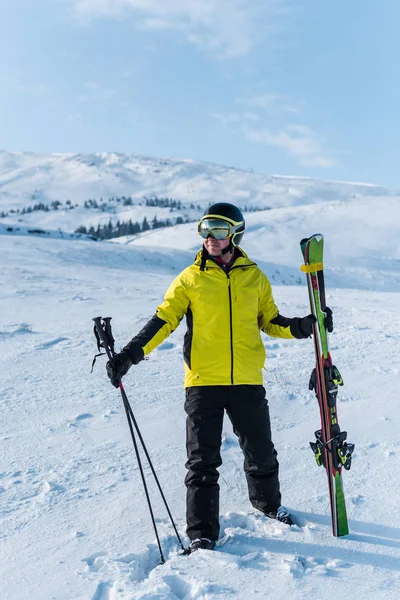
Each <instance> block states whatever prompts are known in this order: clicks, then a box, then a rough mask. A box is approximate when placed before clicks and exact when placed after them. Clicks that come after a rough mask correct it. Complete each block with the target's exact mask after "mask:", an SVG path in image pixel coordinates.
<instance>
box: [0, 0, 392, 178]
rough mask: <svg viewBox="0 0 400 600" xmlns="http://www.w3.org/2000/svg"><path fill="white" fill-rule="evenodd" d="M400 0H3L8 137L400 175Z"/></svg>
mask: <svg viewBox="0 0 400 600" xmlns="http://www.w3.org/2000/svg"><path fill="white" fill-rule="evenodd" d="M399 23H400V2H398V0H380V1H379V2H377V1H376V0H336V2H326V1H325V0H297V1H292V0H34V1H33V0H2V2H0V57H1V58H0V85H1V94H0V148H1V149H3V150H20V151H35V152H102V151H113V152H124V153H138V154H147V155H153V156H165V157H176V158H194V159H200V160H206V161H210V162H217V163H221V164H227V165H232V166H237V167H240V168H244V169H254V170H255V171H259V172H263V173H270V174H280V175H305V176H310V177H318V178H327V179H343V180H352V181H367V182H373V183H382V184H386V185H391V186H396V187H400V170H399V168H398V162H399V161H398V155H399V146H400V144H399V140H400V119H399V112H400V77H399V75H400V41H399V33H398V28H399Z"/></svg>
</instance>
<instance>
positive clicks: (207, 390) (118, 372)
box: [107, 202, 332, 552]
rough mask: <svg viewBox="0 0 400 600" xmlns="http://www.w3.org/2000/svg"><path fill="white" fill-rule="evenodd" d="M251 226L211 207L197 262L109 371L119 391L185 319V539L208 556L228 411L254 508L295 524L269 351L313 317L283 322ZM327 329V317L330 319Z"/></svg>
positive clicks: (234, 212) (304, 331) (230, 210)
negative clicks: (268, 383) (269, 384)
mask: <svg viewBox="0 0 400 600" xmlns="http://www.w3.org/2000/svg"><path fill="white" fill-rule="evenodd" d="M244 229H245V222H244V218H243V215H242V213H241V211H240V210H239V208H237V207H236V206H234V205H232V204H228V203H225V202H220V203H217V204H213V205H212V206H210V207H209V208H208V210H207V211H206V212H205V214H204V216H203V217H202V219H201V220H200V222H199V226H198V232H199V234H200V235H201V237H202V238H203V239H204V245H203V248H202V249H201V250H200V251H199V253H198V254H197V256H196V259H195V261H194V264H193V265H191V266H190V267H188V268H186V269H185V270H184V271H182V273H180V275H178V276H177V277H176V279H175V280H174V281H173V283H172V284H171V286H170V287H169V289H168V290H167V292H166V295H165V299H164V302H163V303H162V304H161V305H160V306H159V307H158V308H157V312H156V314H155V315H154V316H153V317H152V318H151V319H150V321H148V323H147V324H146V325H145V326H144V327H143V329H142V330H141V331H140V332H139V333H138V335H136V336H135V337H134V338H133V339H132V340H131V341H130V342H129V344H127V345H126V346H125V347H124V348H123V350H122V351H121V352H120V353H119V354H117V355H116V357H115V359H114V360H113V361H109V362H108V363H107V372H108V376H109V377H110V379H111V382H112V383H113V385H115V386H116V387H117V386H118V384H119V379H120V378H121V377H123V376H124V375H125V374H126V373H127V371H128V369H129V368H130V367H131V365H132V364H137V363H138V362H139V361H141V360H143V358H144V357H145V356H146V355H147V354H149V352H151V351H152V350H153V349H154V348H155V347H156V346H158V345H159V344H160V343H161V342H163V341H164V340H165V338H166V337H167V336H168V335H169V334H170V333H172V331H174V330H175V329H176V328H177V326H178V325H179V323H180V321H181V319H182V318H183V317H184V316H186V324H187V331H186V334H185V338H184V348H183V355H184V361H185V394H186V400H185V411H186V413H187V425H186V436H187V438H186V439H187V444H186V446H187V463H186V467H187V469H188V473H187V475H186V479H185V484H186V487H187V514H186V517H187V534H188V536H189V538H190V540H191V544H190V547H189V551H190V552H194V551H195V550H198V549H199V548H204V549H209V550H212V549H213V548H214V546H215V543H216V540H217V539H218V535H219V485H218V476H219V473H218V470H217V469H218V467H219V466H220V465H221V455H220V446H221V435H222V423H223V417H224V412H225V411H226V412H227V414H228V416H229V418H230V420H231V422H232V425H233V429H234V432H235V433H236V434H237V436H238V437H239V443H240V447H241V449H242V451H243V454H244V470H245V474H246V479H247V485H248V490H249V498H250V502H251V503H252V505H253V506H254V507H255V508H257V509H258V510H260V511H262V512H263V513H264V514H265V515H266V516H267V517H269V518H272V519H277V520H278V521H281V522H283V523H286V524H288V525H292V524H293V522H292V519H291V517H290V514H289V513H288V511H287V510H286V509H285V508H284V507H283V506H282V505H281V495H280V491H279V479H278V469H279V465H278V461H277V458H276V456H277V453H276V450H275V448H274V445H273V443H272V440H271V427H270V418H269V410H268V403H267V400H266V397H265V389H264V387H263V379H262V371H261V369H262V367H263V365H264V361H265V349H264V345H263V342H262V340H261V336H260V330H261V331H263V332H265V333H267V334H268V335H270V336H272V337H280V338H307V337H309V336H310V335H311V334H312V325H313V323H315V317H313V315H309V316H307V317H304V318H292V319H288V318H286V317H283V316H282V315H280V314H279V312H278V308H277V307H276V305H275V302H274V299H273V296H272V290H271V285H270V283H269V281H268V279H267V277H266V276H265V275H264V273H263V272H262V271H261V270H260V269H259V268H258V267H257V265H256V263H254V262H253V261H252V260H250V259H249V258H248V257H247V255H246V254H245V253H244V252H243V250H241V248H239V243H240V241H241V239H242V237H243V233H244ZM328 318H329V319H330V324H331V320H332V318H331V313H330V314H329V315H328Z"/></svg>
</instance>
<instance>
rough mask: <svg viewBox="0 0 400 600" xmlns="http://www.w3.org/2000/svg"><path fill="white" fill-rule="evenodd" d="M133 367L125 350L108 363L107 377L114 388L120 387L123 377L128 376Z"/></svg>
mask: <svg viewBox="0 0 400 600" xmlns="http://www.w3.org/2000/svg"><path fill="white" fill-rule="evenodd" d="M131 366H132V361H131V359H130V358H129V355H128V353H127V352H126V351H125V350H122V352H119V353H118V354H116V355H115V356H114V358H112V359H111V360H109V361H108V362H107V364H106V369H107V375H108V377H109V378H110V380H111V383H112V384H113V386H114V387H116V388H117V387H119V383H120V381H121V377H123V376H124V375H126V374H127V372H128V371H129V369H130V368H131Z"/></svg>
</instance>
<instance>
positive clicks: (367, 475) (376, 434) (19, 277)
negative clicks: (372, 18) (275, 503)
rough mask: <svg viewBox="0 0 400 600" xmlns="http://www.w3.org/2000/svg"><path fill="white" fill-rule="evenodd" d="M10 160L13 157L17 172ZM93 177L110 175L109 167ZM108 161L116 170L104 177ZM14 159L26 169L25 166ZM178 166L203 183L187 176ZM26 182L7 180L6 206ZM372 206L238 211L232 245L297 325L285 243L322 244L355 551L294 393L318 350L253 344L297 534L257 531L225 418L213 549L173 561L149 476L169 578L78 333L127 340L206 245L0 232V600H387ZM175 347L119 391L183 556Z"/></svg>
mask: <svg viewBox="0 0 400 600" xmlns="http://www.w3.org/2000/svg"><path fill="white" fill-rule="evenodd" d="M9 156H10V155H9ZM24 156H25V155H16V156H14V155H12V156H11V158H9V159H8V160H9V162H10V161H11V162H12V166H13V168H14V167H15V169H16V164H17V163H18V164H19V161H22V159H23V158H24ZM11 159H12V160H11ZM24 160H25V159H24ZM35 160H36V159H35ZM49 160H50V159H49ZM59 160H63V161H64V162H66V163H67V164H68V161H72V160H73V158H72V157H71V158H70V159H68V160H67V158H65V157H63V156H62V157H61V158H60V157H59V156H53V158H52V161H50V163H49V169H51V165H52V164H54V163H56V162H57V161H59ZM74 160H75V159H74ZM96 160H97V161H98V162H99V163H100V162H101V163H102V164H107V165H108V167H107V168H110V169H111V166H110V164H111V163H110V161H111V158H110V155H101V156H100V157H97V158H96ZM121 160H122V158H121V156H120V155H114V162H115V163H116V164H119V163H120V162H121ZM26 161H27V162H28V164H30V165H31V166H32V162H33V161H34V157H33V156H31V157H29V160H28V158H26ZM39 162H40V164H41V165H42V164H43V161H42V160H40V161H39ZM85 164H86V163H85ZM85 164H83V166H82V169H83V170H86V169H87V168H88V167H87V166H85ZM144 164H145V161H144V162H143V165H144ZM149 164H150V161H149ZM151 164H153V163H151ZM168 164H169V165H170V168H172V167H171V164H172V163H171V162H170V163H168ZM182 165H183V166H182ZM182 165H181V168H182V169H183V168H184V167H185V168H187V169H191V168H192V169H194V171H195V172H197V171H196V169H197V166H198V165H197V163H196V164H193V163H191V162H187V163H185V162H183V161H182ZM208 167H209V169H210V172H212V171H213V169H214V170H215V172H218V169H220V167H213V166H210V165H209V166H208ZM15 177H17V175H16V174H15ZM77 177H78V175H77ZM14 181H16V179H14ZM23 181H25V180H23ZM312 183H313V182H311V184H312ZM25 184H26V186H27V187H28V183H27V182H26V181H25V183H24V184H22V183H21V181H19V183H18V185H20V188H19V189H22V188H23V187H24V185H25ZM311 184H310V185H311ZM221 185H222V183H221ZM292 185H294V186H296V185H297V180H296V181H294V182H293V179H292ZM319 185H320V186H321V189H322V187H323V186H322V184H319ZM338 185H339V184H338ZM340 185H342V189H343V188H344V187H345V186H346V185H347V184H340ZM65 186H67V182H66V183H65ZM114 193H115V192H114ZM382 194H383V193H382V191H381V192H380V193H379V194H378V193H376V194H375V195H372V196H368V195H367V192H365V195H360V196H357V197H355V198H353V197H349V198H348V199H347V200H343V201H340V200H338V199H329V200H327V199H320V200H318V199H317V198H314V199H313V202H307V203H302V202H300V203H298V204H297V205H295V206H291V205H290V202H289V201H288V202H287V203H283V204H282V206H281V207H278V206H277V207H276V208H275V209H273V210H269V211H264V212H257V213H251V214H248V215H247V222H248V228H247V231H246V234H245V237H244V239H243V248H244V249H245V251H247V252H248V253H249V255H250V256H251V257H252V258H254V259H255V260H256V261H257V262H258V264H259V265H260V266H261V267H262V268H263V269H264V270H265V272H266V273H267V275H268V276H269V277H270V278H271V281H272V283H273V289H274V295H275V299H276V301H277V304H278V305H279V307H280V309H281V312H282V313H283V314H285V315H287V316H294V315H299V316H301V315H304V314H307V313H308V310H309V309H308V294H307V289H306V285H305V278H304V275H303V274H302V273H301V272H300V271H299V266H300V263H301V252H300V249H299V241H300V239H301V238H302V237H304V236H308V235H311V234H313V233H317V232H322V233H323V234H324V236H325V240H326V268H327V274H326V279H327V285H328V298H327V301H328V304H329V306H331V308H332V309H333V311H334V319H335V330H334V332H333V334H332V335H331V351H332V356H333V359H334V362H335V364H336V365H337V366H338V367H339V369H340V371H341V374H342V376H343V379H344V383H345V385H344V387H343V388H340V392H339V397H338V413H339V419H340V424H341V426H342V428H343V429H345V430H347V431H348V437H349V440H350V441H351V442H355V444H356V450H355V454H354V459H353V465H352V468H351V470H350V471H349V472H344V474H343V480H344V486H345V494H346V500H347V508H348V514H349V524H350V530H351V533H350V535H349V536H347V537H346V538H340V539H336V538H334V537H333V536H332V534H331V526H330V516H329V500H328V489H327V482H326V475H325V472H324V470H323V469H322V468H321V469H318V468H317V466H316V464H315V460H314V458H313V455H312V452H311V450H310V448H309V445H308V442H309V441H310V440H312V439H313V435H314V431H315V430H316V429H318V428H319V411H318V407H317V403H316V400H315V397H314V396H313V394H312V393H311V392H309V391H308V380H309V376H310V373H311V370H312V368H313V362H314V358H313V344H312V342H311V340H274V339H271V338H268V337H267V336H265V338H264V341H265V346H266V350H267V362H266V368H267V372H265V386H266V389H267V396H268V398H269V403H270V410H271V418H272V429H273V439H274V442H275V445H276V447H277V450H278V454H279V461H280V465H281V487H282V494H283V500H284V503H285V505H286V506H287V507H288V508H289V509H290V510H291V512H292V513H293V515H294V516H295V518H296V521H297V525H296V526H294V527H288V526H286V525H283V524H279V523H276V522H274V521H267V520H266V519H265V518H264V517H263V515H262V514H261V513H258V512H256V511H255V510H253V509H252V507H251V506H250V504H249V501H248V499H247V490H246V485H245V479H244V474H243V471H242V460H243V459H242V455H241V452H240V448H239V446H238V442H237V440H236V437H235V436H234V434H233V432H232V428H231V426H230V424H229V421H226V423H225V429H224V438H223V444H222V457H223V466H222V467H221V477H220V484H221V507H220V515H221V536H220V540H219V542H218V545H217V548H216V551H214V552H206V551H199V552H198V553H196V554H194V555H192V556H190V557H182V556H179V546H178V544H177V542H176V539H175V538H174V536H173V530H172V528H171V526H170V525H169V523H168V519H167V515H166V513H165V510H164V508H163V505H162V502H161V500H160V498H159V496H158V494H157V491H156V488H155V486H154V482H153V481H152V479H151V474H150V472H149V469H148V468H147V467H146V469H145V471H146V475H147V477H148V481H149V485H150V491H151V495H152V498H153V501H154V509H155V513H156V517H157V524H158V527H159V531H160V535H161V542H162V546H163V550H164V553H165V555H166V557H167V558H168V560H167V562H166V564H165V565H159V554H158V549H157V546H156V542H155V536H154V532H153V530H152V526H151V522H150V518H149V515H148V511H147V508H146V505H145V497H144V493H143V489H142V486H141V482H140V476H139V470H138V466H137V463H136V460H135V457H134V453H133V447H132V442H131V439H130V435H129V430H128V427H127V423H126V417H125V414H124V409H123V405H122V401H121V398H120V395H119V392H118V391H117V390H115V389H114V388H113V387H112V386H111V385H110V384H109V382H108V380H107V378H106V374H105V368H104V366H105V360H104V358H103V357H100V358H98V359H97V362H96V365H95V367H94V371H93V373H92V374H91V373H90V369H91V363H92V357H93V355H94V354H95V353H96V346H95V339H94V336H93V333H92V321H91V319H92V318H93V317H95V316H98V315H103V316H108V315H112V316H113V321H112V323H113V330H114V337H115V338H116V340H117V347H118V348H119V347H121V346H122V345H123V344H124V343H126V341H128V340H129V339H130V338H131V337H132V335H134V334H135V333H136V332H137V331H138V330H139V329H140V328H141V327H142V326H143V324H144V323H146V321H147V319H148V318H149V317H150V316H151V315H152V314H153V313H154V311H155V309H156V306H157V305H158V304H159V303H160V301H161V299H162V297H163V293H164V291H165V289H166V287H167V286H168V285H169V283H170V282H171V280H172V279H173V278H174V277H175V275H176V274H177V273H178V272H179V271H180V270H181V269H183V268H184V267H185V266H186V265H188V264H190V262H191V261H192V260H193V256H194V253H195V251H196V250H197V249H198V247H199V246H200V243H201V242H200V238H199V237H198V235H197V232H196V226H195V224H187V225H181V226H177V227H172V228H167V229H165V230H157V231H150V232H146V233H145V234H141V235H140V236H138V237H136V238H135V239H134V240H132V239H121V238H119V239H118V240H114V242H113V243H112V242H94V241H91V240H85V239H76V238H75V237H69V236H68V235H63V236H61V235H60V234H59V232H57V231H52V232H50V233H49V234H46V235H37V234H36V235H35V234H28V230H27V229H23V227H24V225H23V224H21V225H20V227H21V231H20V232H18V233H17V234H16V232H15V231H13V232H8V231H7V227H4V226H3V227H1V228H0V256H1V271H0V273H1V288H0V303H1V307H2V310H1V314H0V348H1V353H0V373H1V387H0V389H1V392H0V394H1V396H0V422H1V429H0V442H1V453H0V519H1V528H0V557H1V560H0V581H1V596H2V597H3V598H6V599H9V598H10V599H12V600H26V599H27V598H29V599H30V600H48V599H55V600H67V599H68V600H70V599H72V598H74V599H81V600H88V599H89V600H128V599H129V600H176V599H179V600H184V599H185V600H222V599H224V600H225V599H230V600H256V599H260V598H270V599H271V600H280V599H282V600H283V599H285V600H287V599H293V600H303V599H304V600H305V599H306V598H307V599H309V598H314V599H315V600H320V599H321V600H322V599H324V598H329V597H355V596H361V597H363V599H364V600H395V599H396V600H397V599H398V598H399V594H400V575H399V573H400V534H399V531H400V530H399V527H398V525H397V522H396V517H397V515H398V508H397V505H398V497H399V493H400V461H399V453H400V442H399V436H398V431H399V428H400V417H399V411H398V388H399V376H400V344H399V341H400V334H399V331H400V316H399V306H400V302H399V300H400V285H399V284H400V268H399V265H400V262H399V261H400V248H399V239H400V236H399V225H398V223H399V216H400V210H399V199H398V196H396V195H390V194H389V195H385V194H383V195H382ZM90 195H91V196H92V197H93V196H94V194H90ZM22 205H23V204H21V206H22ZM0 206H1V208H3V205H2V204H1V205H0ZM71 212H73V211H71ZM54 229H55V230H56V229H57V227H55V228H54ZM116 242H120V243H116ZM183 333H184V326H181V327H179V328H178V330H177V331H176V332H174V333H173V334H172V336H171V337H170V338H169V339H168V340H167V341H166V342H165V343H164V344H163V345H162V346H160V347H159V348H158V349H157V350H155V351H154V352H153V353H152V354H151V355H150V358H149V360H148V361H143V362H142V363H140V364H139V365H138V366H137V367H134V368H132V369H131V371H130V372H129V374H128V375H127V376H126V378H125V389H126V392H127V394H128V397H129V398H130V401H131V404H132V409H133V411H134V414H135V416H136V418H137V420H138V423H139V426H140V428H141V431H142V434H143V437H144V439H145V441H146V444H147V447H148V450H149V452H150V455H151V457H152V460H153V463H154V465H155V468H156V471H157V473H158V475H159V478H160V481H161V484H162V486H163V489H164V491H165V495H166V497H167V500H168V501H169V503H170V507H171V510H172V513H173V515H174V517H175V519H176V523H177V526H178V529H179V532H180V534H181V535H182V536H183V539H184V541H185V543H186V542H187V539H186V536H185V488H184V484H183V479H184V476H185V466H184V464H185V415H184V411H183V390H182V384H183V365H182V346H183Z"/></svg>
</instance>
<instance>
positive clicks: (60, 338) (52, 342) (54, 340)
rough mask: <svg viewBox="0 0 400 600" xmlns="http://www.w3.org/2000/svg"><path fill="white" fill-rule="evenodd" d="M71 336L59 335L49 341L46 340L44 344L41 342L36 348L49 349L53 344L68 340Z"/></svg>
mask: <svg viewBox="0 0 400 600" xmlns="http://www.w3.org/2000/svg"><path fill="white" fill-rule="evenodd" d="M68 339H69V338H67V337H58V338H55V339H53V340H49V341H48V342H44V343H43V344H39V345H38V346H36V348H35V350H48V348H52V347H53V346H57V344H61V343H62V342H65V341H67V340H68Z"/></svg>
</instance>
